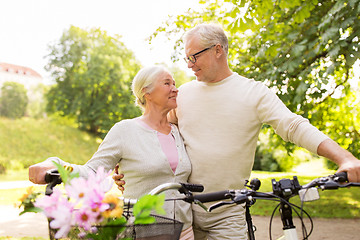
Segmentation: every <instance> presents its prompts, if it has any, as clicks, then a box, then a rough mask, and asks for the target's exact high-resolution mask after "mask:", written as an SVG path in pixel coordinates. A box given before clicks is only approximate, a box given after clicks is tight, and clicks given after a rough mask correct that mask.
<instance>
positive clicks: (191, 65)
mask: <svg viewBox="0 0 360 240" xmlns="http://www.w3.org/2000/svg"><path fill="white" fill-rule="evenodd" d="M187 65H188V66H187V67H188V68H192V67H193V66H194V65H195V63H193V62H192V61H188V63H187Z"/></svg>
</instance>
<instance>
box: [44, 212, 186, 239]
mask: <svg viewBox="0 0 360 240" xmlns="http://www.w3.org/2000/svg"><path fill="white" fill-rule="evenodd" d="M151 216H153V217H155V219H156V221H155V223H152V224H137V225H135V224H127V225H125V226H123V225H119V226H117V225H114V226H98V227H97V228H114V227H115V228H124V230H123V231H122V232H120V233H119V234H118V235H117V237H116V238H115V239H116V240H120V239H126V240H128V239H136V240H178V239H179V238H180V234H181V230H182V227H183V223H182V222H180V221H177V220H175V219H171V218H167V217H163V216H158V215H151ZM126 217H128V218H129V219H131V218H132V217H133V215H132V213H131V212H129V213H127V215H126ZM56 231H57V229H50V228H49V234H50V239H55V238H54V236H55V234H56ZM79 233H80V230H79V229H78V228H76V227H73V228H72V229H71V230H70V232H69V234H68V237H67V238H65V239H70V240H72V239H79Z"/></svg>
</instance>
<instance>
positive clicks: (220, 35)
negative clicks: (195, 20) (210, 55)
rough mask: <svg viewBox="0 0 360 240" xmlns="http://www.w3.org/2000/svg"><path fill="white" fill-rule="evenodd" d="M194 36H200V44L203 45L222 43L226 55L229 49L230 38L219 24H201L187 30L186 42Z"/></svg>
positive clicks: (184, 38)
mask: <svg viewBox="0 0 360 240" xmlns="http://www.w3.org/2000/svg"><path fill="white" fill-rule="evenodd" d="M193 36H199V40H200V44H201V45H202V46H203V47H210V46H211V45H215V44H218V43H219V44H220V45H221V46H222V47H223V49H224V51H225V53H226V55H227V54H228V51H229V42H228V38H227V36H226V34H225V32H224V30H223V28H222V27H221V26H219V25H217V24H213V23H210V24H205V23H204V24H199V25H197V26H196V27H194V28H192V29H190V30H189V31H187V32H186V33H185V35H184V37H183V40H184V42H186V41H187V40H188V39H189V38H191V37H193Z"/></svg>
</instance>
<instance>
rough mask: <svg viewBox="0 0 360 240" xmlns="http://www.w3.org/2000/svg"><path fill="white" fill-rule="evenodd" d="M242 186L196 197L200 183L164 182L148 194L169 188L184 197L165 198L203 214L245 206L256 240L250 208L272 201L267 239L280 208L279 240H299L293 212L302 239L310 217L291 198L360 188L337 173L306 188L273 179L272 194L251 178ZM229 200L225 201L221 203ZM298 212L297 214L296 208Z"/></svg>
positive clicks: (250, 234) (131, 202)
mask: <svg viewBox="0 0 360 240" xmlns="http://www.w3.org/2000/svg"><path fill="white" fill-rule="evenodd" d="M244 186H245V187H246V188H244V189H240V190H223V191H218V192H212V193H205V194H197V195H194V194H193V192H202V191H203V189H204V188H203V186H202V185H200V184H185V183H164V184H161V185H159V186H158V187H156V188H154V189H153V190H151V191H150V192H149V194H150V195H156V194H160V193H162V192H164V191H167V190H170V189H177V190H178V191H179V192H180V193H182V194H184V198H181V199H168V200H182V201H186V202H188V203H195V204H198V205H200V206H202V207H203V208H204V209H205V210H206V211H209V212H211V211H212V210H214V209H216V208H219V207H222V206H225V205H232V204H245V217H246V222H247V230H248V231H247V232H248V239H249V240H255V231H256V227H255V226H254V225H253V222H252V217H251V213H250V207H251V206H253V205H254V204H255V203H256V200H258V199H259V200H273V201H279V202H280V203H279V204H278V206H277V207H275V209H274V211H273V213H272V215H271V218H270V226H269V236H270V240H271V239H272V236H271V235H272V234H271V224H272V220H273V217H274V214H275V212H276V210H277V209H279V212H280V216H281V220H282V224H283V231H284V236H283V237H281V238H279V239H282V240H298V236H297V233H296V227H295V225H294V223H293V216H292V211H294V212H295V213H296V214H297V215H298V217H299V218H300V221H301V226H302V230H303V239H308V237H309V236H310V235H311V233H312V230H313V223H312V220H311V217H310V215H309V214H308V213H307V212H306V211H305V210H304V209H303V208H302V207H298V206H296V205H294V204H292V203H290V201H289V200H290V198H292V197H294V196H297V195H299V196H300V199H301V201H302V202H305V201H313V200H317V199H319V198H320V196H319V192H318V188H320V189H322V190H329V189H331V190H334V189H338V188H344V187H350V186H357V187H359V186H360V183H352V182H348V181H347V174H346V173H338V174H333V175H329V176H325V177H320V178H316V179H313V180H312V181H311V182H310V183H307V184H305V185H300V184H299V181H298V178H297V176H294V177H293V179H281V180H279V181H276V180H275V179H272V188H273V191H272V192H259V191H258V190H259V188H260V186H261V182H260V180H259V179H256V178H255V179H252V180H251V181H250V182H249V181H246V182H245V184H244ZM122 200H123V201H124V205H129V206H132V205H134V204H135V203H136V201H137V199H127V198H122ZM222 200H228V201H222ZM214 201H220V202H217V203H215V204H213V205H211V206H210V207H209V208H206V207H205V206H204V204H203V203H207V202H214ZM296 208H298V209H300V210H301V212H300V213H299V212H298V211H297V209H296ZM303 214H305V215H306V216H307V217H308V218H309V219H310V222H311V229H310V231H309V232H308V231H307V229H306V227H305V224H304V222H303Z"/></svg>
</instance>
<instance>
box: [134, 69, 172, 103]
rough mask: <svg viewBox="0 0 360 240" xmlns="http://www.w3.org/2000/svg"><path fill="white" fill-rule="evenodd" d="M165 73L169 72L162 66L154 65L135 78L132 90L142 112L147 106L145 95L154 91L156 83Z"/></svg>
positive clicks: (142, 70)
mask: <svg viewBox="0 0 360 240" xmlns="http://www.w3.org/2000/svg"><path fill="white" fill-rule="evenodd" d="M164 72H169V70H167V69H166V68H165V67H164V66H162V65H154V66H149V67H144V68H142V69H141V70H140V71H139V72H138V73H137V74H136V76H135V77H134V79H133V82H132V86H131V89H132V91H133V94H134V96H135V97H136V99H135V104H136V105H137V106H139V107H140V108H142V110H144V109H145V106H146V99H145V94H146V93H150V92H152V91H153V89H154V83H155V82H156V81H157V79H158V77H159V76H160V74H162V73H164Z"/></svg>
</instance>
